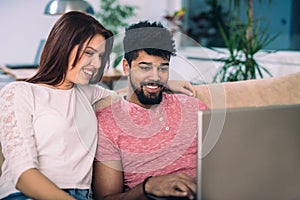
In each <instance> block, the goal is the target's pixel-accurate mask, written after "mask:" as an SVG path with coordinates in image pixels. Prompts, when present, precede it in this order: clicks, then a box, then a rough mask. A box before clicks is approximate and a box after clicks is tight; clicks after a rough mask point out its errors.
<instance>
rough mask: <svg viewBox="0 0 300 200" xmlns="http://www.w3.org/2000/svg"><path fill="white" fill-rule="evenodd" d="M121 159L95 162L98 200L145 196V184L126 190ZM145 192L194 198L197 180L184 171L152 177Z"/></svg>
mask: <svg viewBox="0 0 300 200" xmlns="http://www.w3.org/2000/svg"><path fill="white" fill-rule="evenodd" d="M123 179H124V178H123V173H122V170H121V161H110V162H95V163H94V177H93V184H92V187H93V193H94V195H95V199H96V200H102V199H105V200H116V199H128V200H135V199H137V200H141V199H147V198H146V197H145V196H144V191H143V184H139V185H137V186H136V187H134V188H132V189H131V190H129V191H126V192H124V189H123V187H124V185H123ZM145 192H146V193H148V194H151V195H154V196H176V197H187V198H189V199H194V196H195V193H196V184H195V180H194V179H192V178H190V177H188V176H187V175H185V174H182V173H174V174H168V175H164V176H156V177H151V178H150V179H148V181H147V182H146V184H145Z"/></svg>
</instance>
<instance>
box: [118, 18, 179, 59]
mask: <svg viewBox="0 0 300 200" xmlns="http://www.w3.org/2000/svg"><path fill="white" fill-rule="evenodd" d="M123 45H124V52H125V55H124V57H125V59H126V60H127V62H128V63H129V65H131V62H132V60H134V59H136V58H137V57H138V52H139V51H141V50H144V51H145V52H146V53H147V54H149V55H154V56H159V57H161V58H164V59H170V57H171V55H172V56H175V52H176V50H175V43H174V40H173V36H172V33H171V32H170V31H169V30H167V29H166V28H165V27H163V26H162V24H161V23H159V22H153V23H150V22H149V21H141V22H139V23H136V24H132V25H131V26H129V27H128V28H127V29H126V31H125V37H124V40H123Z"/></svg>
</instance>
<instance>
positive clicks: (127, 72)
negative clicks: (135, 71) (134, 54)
mask: <svg viewBox="0 0 300 200" xmlns="http://www.w3.org/2000/svg"><path fill="white" fill-rule="evenodd" d="M122 65H123V72H124V74H125V75H127V76H128V75H129V70H130V67H129V64H128V62H127V60H126V59H125V58H123V60H122Z"/></svg>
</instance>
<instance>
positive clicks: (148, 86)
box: [146, 85, 158, 89]
mask: <svg viewBox="0 0 300 200" xmlns="http://www.w3.org/2000/svg"><path fill="white" fill-rule="evenodd" d="M146 87H147V88H149V89H156V88H158V85H146Z"/></svg>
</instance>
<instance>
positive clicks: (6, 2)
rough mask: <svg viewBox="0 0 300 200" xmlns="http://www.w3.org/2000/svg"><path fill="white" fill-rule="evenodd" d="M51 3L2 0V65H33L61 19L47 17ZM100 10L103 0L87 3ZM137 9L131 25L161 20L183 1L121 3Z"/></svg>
mask: <svg viewBox="0 0 300 200" xmlns="http://www.w3.org/2000/svg"><path fill="white" fill-rule="evenodd" d="M49 1H50V0H0V64H5V63H32V62H33V61H34V57H35V53H36V50H37V48H38V45H39V42H40V40H41V39H45V38H46V37H47V36H48V33H49V32H50V30H51V27H52V26H53V25H54V23H55V21H56V20H57V19H58V17H59V16H48V15H44V14H43V12H44V9H45V6H46V5H47V3H48V2H49ZM86 1H88V2H89V3H90V4H91V5H92V6H93V8H94V10H95V11H98V10H99V6H100V0H86ZM120 2H121V3H126V4H134V5H137V6H138V10H137V16H136V17H134V18H132V19H130V22H137V21H139V20H145V19H149V20H151V21H154V20H161V19H162V16H163V15H164V14H166V12H167V10H170V12H173V11H174V10H175V9H179V8H180V6H181V0H163V1H161V0H151V1H149V0H137V1H136V0H120Z"/></svg>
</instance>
